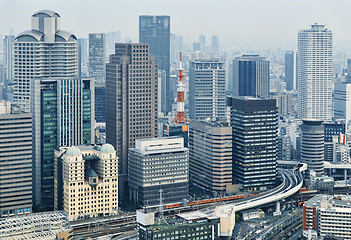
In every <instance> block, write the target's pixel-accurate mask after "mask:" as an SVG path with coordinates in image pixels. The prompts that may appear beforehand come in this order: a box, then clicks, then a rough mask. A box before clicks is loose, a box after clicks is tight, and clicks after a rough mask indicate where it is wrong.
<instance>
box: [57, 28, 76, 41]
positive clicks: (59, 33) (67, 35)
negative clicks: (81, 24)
mask: <svg viewBox="0 0 351 240" xmlns="http://www.w3.org/2000/svg"><path fill="white" fill-rule="evenodd" d="M56 36H59V37H62V38H63V39H65V40H66V41H68V40H69V38H70V37H72V38H73V39H74V40H77V37H76V36H75V35H74V34H72V33H70V32H66V31H62V30H58V31H57V32H56Z"/></svg>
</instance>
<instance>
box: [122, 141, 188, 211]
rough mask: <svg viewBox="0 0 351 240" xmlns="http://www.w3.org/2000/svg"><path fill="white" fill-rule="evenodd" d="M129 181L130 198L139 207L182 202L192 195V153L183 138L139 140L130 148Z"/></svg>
mask: <svg viewBox="0 0 351 240" xmlns="http://www.w3.org/2000/svg"><path fill="white" fill-rule="evenodd" d="M128 180H129V188H130V199H131V200H133V201H135V202H136V203H138V205H139V206H156V205H158V204H159V203H160V189H161V190H163V202H164V203H179V202H182V201H183V200H184V199H186V198H187V196H188V184H189V153H188V149H187V148H184V141H183V139H182V138H179V137H164V138H154V139H143V140H140V139H138V140H136V141H135V148H130V149H129V155H128Z"/></svg>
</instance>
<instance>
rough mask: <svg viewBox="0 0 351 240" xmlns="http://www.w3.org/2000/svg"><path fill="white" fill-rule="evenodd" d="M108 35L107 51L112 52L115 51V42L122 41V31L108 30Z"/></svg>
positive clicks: (106, 34)
mask: <svg viewBox="0 0 351 240" xmlns="http://www.w3.org/2000/svg"><path fill="white" fill-rule="evenodd" d="M105 36H106V53H107V54H112V53H114V51H115V44H116V43H119V42H121V32H120V31H115V32H107V33H105Z"/></svg>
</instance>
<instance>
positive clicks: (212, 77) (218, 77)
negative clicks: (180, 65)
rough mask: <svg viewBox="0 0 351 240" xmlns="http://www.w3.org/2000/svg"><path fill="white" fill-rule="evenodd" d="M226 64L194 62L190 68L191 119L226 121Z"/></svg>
mask: <svg viewBox="0 0 351 240" xmlns="http://www.w3.org/2000/svg"><path fill="white" fill-rule="evenodd" d="M225 98H226V95H225V64H224V62H223V61H218V60H193V61H190V67H189V115H190V116H189V117H190V119H196V120H201V119H206V118H211V119H217V120H218V119H226V102H225V100H226V99H225Z"/></svg>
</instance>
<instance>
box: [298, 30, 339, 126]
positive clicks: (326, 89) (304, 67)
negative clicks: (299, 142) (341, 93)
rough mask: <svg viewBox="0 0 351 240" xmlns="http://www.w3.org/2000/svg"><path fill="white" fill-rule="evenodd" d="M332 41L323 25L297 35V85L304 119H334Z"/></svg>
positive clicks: (301, 115)
mask: <svg viewBox="0 0 351 240" xmlns="http://www.w3.org/2000/svg"><path fill="white" fill-rule="evenodd" d="M332 41H333V37H332V32H331V31H330V30H329V29H327V28H326V27H325V26H324V25H320V24H317V23H315V24H313V25H311V28H310V29H307V30H301V31H299V33H298V53H297V82H298V90H299V91H298V108H299V116H300V117H301V118H318V119H321V120H331V119H332V117H333V101H332V92H333V91H332V84H333V83H332V78H333V66H332V57H333V42H332Z"/></svg>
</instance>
